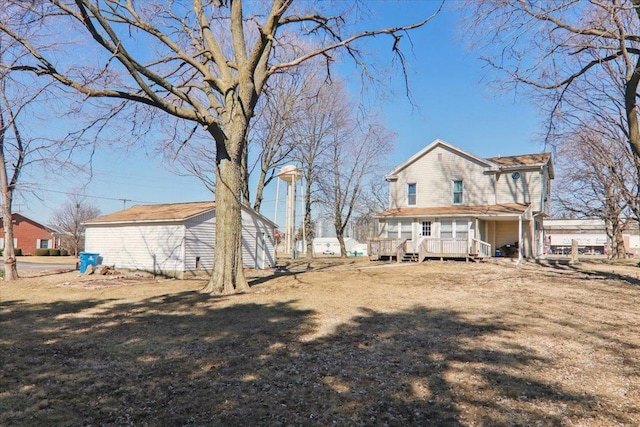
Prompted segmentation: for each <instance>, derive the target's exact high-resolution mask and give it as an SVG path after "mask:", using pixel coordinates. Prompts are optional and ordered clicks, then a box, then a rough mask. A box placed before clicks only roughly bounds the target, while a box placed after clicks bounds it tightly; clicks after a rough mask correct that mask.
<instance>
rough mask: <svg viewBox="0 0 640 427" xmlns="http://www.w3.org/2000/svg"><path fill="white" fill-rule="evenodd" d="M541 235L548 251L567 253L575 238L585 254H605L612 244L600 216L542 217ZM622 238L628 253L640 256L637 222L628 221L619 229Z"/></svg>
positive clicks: (639, 235) (580, 249) (639, 236)
mask: <svg viewBox="0 0 640 427" xmlns="http://www.w3.org/2000/svg"><path fill="white" fill-rule="evenodd" d="M544 234H545V238H546V242H545V243H546V247H545V250H546V252H547V253H551V254H568V253H569V252H570V251H571V245H572V240H577V241H578V250H579V251H580V252H582V253H585V254H593V255H599V254H608V253H609V250H610V247H611V241H610V239H609V237H608V236H607V230H606V227H605V223H604V221H603V220H601V219H594V218H584V219H574V218H570V219H559V218H547V219H545V220H544ZM622 240H623V242H624V247H625V249H626V251H627V253H628V254H633V255H640V234H639V233H638V223H637V222H632V223H630V224H629V225H628V227H627V228H626V229H624V230H623V231H622Z"/></svg>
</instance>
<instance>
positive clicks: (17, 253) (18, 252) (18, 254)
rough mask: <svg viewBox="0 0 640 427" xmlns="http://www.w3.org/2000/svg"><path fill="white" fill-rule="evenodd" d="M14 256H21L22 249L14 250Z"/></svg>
mask: <svg viewBox="0 0 640 427" xmlns="http://www.w3.org/2000/svg"><path fill="white" fill-rule="evenodd" d="M16 256H22V249H20V248H16Z"/></svg>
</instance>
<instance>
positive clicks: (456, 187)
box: [453, 181, 463, 205]
mask: <svg viewBox="0 0 640 427" xmlns="http://www.w3.org/2000/svg"><path fill="white" fill-rule="evenodd" d="M462 200H463V199H462V181H453V204H454V205H455V204H460V203H462Z"/></svg>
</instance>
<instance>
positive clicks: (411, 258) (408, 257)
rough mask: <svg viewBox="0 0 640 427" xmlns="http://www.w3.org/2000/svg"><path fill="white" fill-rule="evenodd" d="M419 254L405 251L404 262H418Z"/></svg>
mask: <svg viewBox="0 0 640 427" xmlns="http://www.w3.org/2000/svg"><path fill="white" fill-rule="evenodd" d="M418 261H419V259H418V254H416V253H405V254H404V255H403V256H402V262H418Z"/></svg>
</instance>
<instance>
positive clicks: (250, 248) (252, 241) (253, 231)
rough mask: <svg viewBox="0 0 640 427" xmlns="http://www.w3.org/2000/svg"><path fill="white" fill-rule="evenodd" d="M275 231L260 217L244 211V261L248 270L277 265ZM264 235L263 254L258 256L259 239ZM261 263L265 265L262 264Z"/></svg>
mask: <svg viewBox="0 0 640 427" xmlns="http://www.w3.org/2000/svg"><path fill="white" fill-rule="evenodd" d="M274 232H275V229H274V227H273V226H271V225H270V224H268V223H266V222H264V221H263V220H261V219H260V218H259V217H258V216H256V215H253V214H252V213H250V212H248V211H244V210H243V211H242V260H243V264H244V266H245V267H247V268H268V267H273V266H275V265H276V254H275V239H274V237H273V234H274ZM260 233H262V239H263V241H264V246H263V247H262V245H261V247H262V248H263V253H262V255H261V256H259V255H258V237H259V234H260ZM261 261H262V263H263V265H259V264H261Z"/></svg>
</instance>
